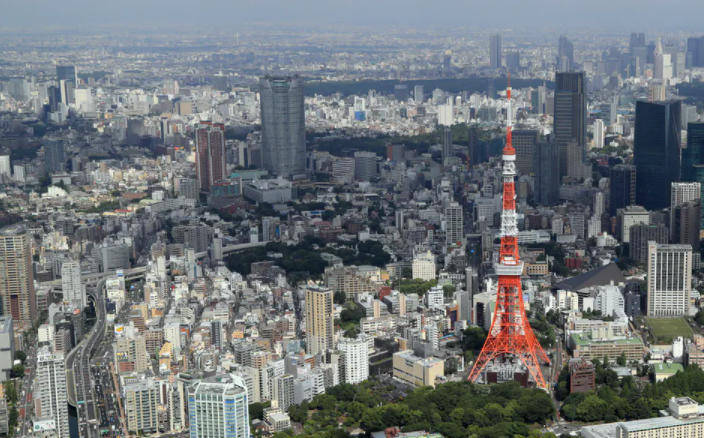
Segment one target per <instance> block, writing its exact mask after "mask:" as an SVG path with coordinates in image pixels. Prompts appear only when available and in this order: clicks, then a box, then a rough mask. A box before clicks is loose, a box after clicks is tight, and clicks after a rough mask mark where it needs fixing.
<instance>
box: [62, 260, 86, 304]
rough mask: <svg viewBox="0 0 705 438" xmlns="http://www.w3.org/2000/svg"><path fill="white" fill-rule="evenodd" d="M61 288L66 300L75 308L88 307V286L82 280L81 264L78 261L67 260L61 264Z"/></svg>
mask: <svg viewBox="0 0 705 438" xmlns="http://www.w3.org/2000/svg"><path fill="white" fill-rule="evenodd" d="M61 290H62V291H63V293H64V302H66V303H68V304H70V305H71V307H73V308H74V309H81V310H82V309H83V308H84V307H86V288H85V286H84V285H83V283H82V282H81V264H80V263H79V262H78V261H75V260H71V261H65V262H64V263H63V264H62V265H61Z"/></svg>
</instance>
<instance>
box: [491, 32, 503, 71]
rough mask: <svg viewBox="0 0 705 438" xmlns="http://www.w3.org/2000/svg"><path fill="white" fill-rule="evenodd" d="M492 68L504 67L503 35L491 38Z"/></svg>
mask: <svg viewBox="0 0 705 438" xmlns="http://www.w3.org/2000/svg"><path fill="white" fill-rule="evenodd" d="M490 67H491V68H501V67H502V35H501V34H496V35H492V36H490Z"/></svg>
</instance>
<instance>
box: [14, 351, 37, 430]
mask: <svg viewBox="0 0 705 438" xmlns="http://www.w3.org/2000/svg"><path fill="white" fill-rule="evenodd" d="M28 343H29V341H28ZM31 343H32V344H36V342H31ZM25 353H26V354H27V359H25V363H24V365H25V368H28V369H29V373H25V375H24V377H23V379H22V387H21V388H17V391H21V392H20V393H19V394H18V396H19V395H21V396H20V397H18V410H19V408H22V407H24V412H25V414H24V418H18V420H17V421H18V426H19V427H20V431H19V433H18V435H19V436H27V435H29V433H30V432H31V431H32V421H31V420H30V419H31V418H32V412H33V410H34V401H33V400H34V397H32V390H33V388H32V383H33V382H34V377H35V375H36V372H37V348H36V346H34V345H32V346H30V347H28V348H27V350H26V351H25Z"/></svg>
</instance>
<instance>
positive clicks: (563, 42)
mask: <svg viewBox="0 0 705 438" xmlns="http://www.w3.org/2000/svg"><path fill="white" fill-rule="evenodd" d="M556 70H557V71H561V72H567V71H571V70H573V43H571V42H570V40H569V39H568V38H566V37H565V36H563V35H561V37H560V38H558V58H557V59H556Z"/></svg>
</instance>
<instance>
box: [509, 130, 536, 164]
mask: <svg viewBox="0 0 705 438" xmlns="http://www.w3.org/2000/svg"><path fill="white" fill-rule="evenodd" d="M537 141H538V132H537V131H536V130H533V129H518V130H516V131H512V145H513V146H514V149H516V155H517V158H516V166H517V171H518V172H519V175H531V174H533V173H534V155H535V149H536V142H537Z"/></svg>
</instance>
